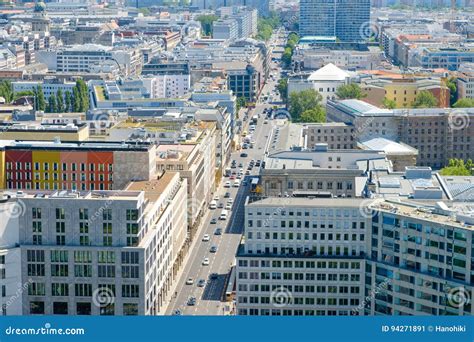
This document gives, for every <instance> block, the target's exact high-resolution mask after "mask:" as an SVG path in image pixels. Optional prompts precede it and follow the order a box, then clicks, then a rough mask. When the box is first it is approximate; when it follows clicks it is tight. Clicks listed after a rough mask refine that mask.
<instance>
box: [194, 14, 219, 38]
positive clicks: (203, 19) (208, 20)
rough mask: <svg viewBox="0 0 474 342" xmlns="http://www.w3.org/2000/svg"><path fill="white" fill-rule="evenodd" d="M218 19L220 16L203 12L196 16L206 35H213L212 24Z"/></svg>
mask: <svg viewBox="0 0 474 342" xmlns="http://www.w3.org/2000/svg"><path fill="white" fill-rule="evenodd" d="M217 19H219V17H218V16H216V15H214V14H202V15H200V16H198V17H197V18H196V20H197V21H199V22H200V23H201V29H202V32H203V34H204V35H205V36H210V35H212V24H213V23H214V21H216V20H217Z"/></svg>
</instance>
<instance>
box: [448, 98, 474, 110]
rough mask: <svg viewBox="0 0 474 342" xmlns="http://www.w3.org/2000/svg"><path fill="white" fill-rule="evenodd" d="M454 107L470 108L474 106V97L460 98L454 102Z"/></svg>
mask: <svg viewBox="0 0 474 342" xmlns="http://www.w3.org/2000/svg"><path fill="white" fill-rule="evenodd" d="M453 107H454V108H470V107H474V99H468V98H464V99H459V100H457V101H456V102H455V103H454V104H453Z"/></svg>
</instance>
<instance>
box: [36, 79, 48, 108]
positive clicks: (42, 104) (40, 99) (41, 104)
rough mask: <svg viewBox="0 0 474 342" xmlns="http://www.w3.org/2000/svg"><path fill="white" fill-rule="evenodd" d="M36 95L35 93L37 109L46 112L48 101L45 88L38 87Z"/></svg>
mask: <svg viewBox="0 0 474 342" xmlns="http://www.w3.org/2000/svg"><path fill="white" fill-rule="evenodd" d="M34 93H35V109H36V110H39V111H43V112H44V111H45V110H46V100H45V98H44V92H43V87H42V86H41V85H38V86H37V87H36V88H35V90H34Z"/></svg>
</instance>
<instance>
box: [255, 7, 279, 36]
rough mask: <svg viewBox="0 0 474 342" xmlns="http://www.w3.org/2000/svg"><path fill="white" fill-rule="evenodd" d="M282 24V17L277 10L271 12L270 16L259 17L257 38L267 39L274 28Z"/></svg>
mask: <svg viewBox="0 0 474 342" xmlns="http://www.w3.org/2000/svg"><path fill="white" fill-rule="evenodd" d="M278 26H280V17H279V16H278V14H277V13H276V12H271V13H270V15H269V16H268V17H260V18H258V23H257V36H256V37H255V38H257V39H258V40H264V41H267V40H269V39H270V38H271V36H272V33H273V30H274V29H276V28H277V27H278Z"/></svg>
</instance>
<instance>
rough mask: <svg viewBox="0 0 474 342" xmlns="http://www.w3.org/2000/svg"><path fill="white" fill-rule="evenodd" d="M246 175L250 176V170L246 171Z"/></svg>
mask: <svg viewBox="0 0 474 342" xmlns="http://www.w3.org/2000/svg"><path fill="white" fill-rule="evenodd" d="M245 175H246V176H248V175H250V170H247V171H245ZM242 184H244V183H243V182H242Z"/></svg>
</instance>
